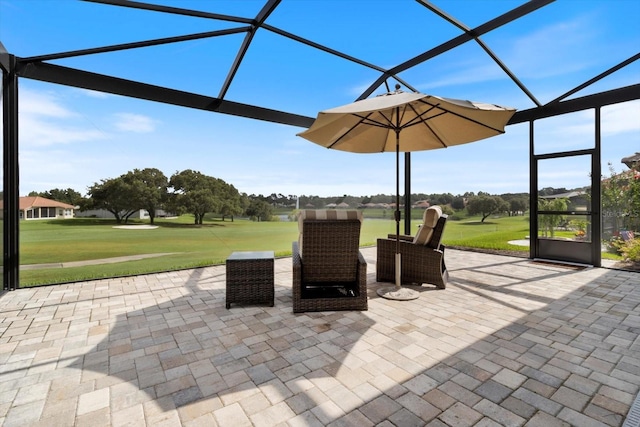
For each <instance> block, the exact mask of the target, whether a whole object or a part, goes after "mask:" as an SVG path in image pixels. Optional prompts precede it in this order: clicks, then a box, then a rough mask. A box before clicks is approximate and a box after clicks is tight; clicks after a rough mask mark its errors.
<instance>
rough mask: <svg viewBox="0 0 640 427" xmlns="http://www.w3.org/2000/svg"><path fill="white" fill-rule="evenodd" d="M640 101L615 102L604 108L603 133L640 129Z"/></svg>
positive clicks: (612, 133)
mask: <svg viewBox="0 0 640 427" xmlns="http://www.w3.org/2000/svg"><path fill="white" fill-rule="evenodd" d="M639 117H640V101H631V102H625V103H622V104H615V105H612V106H609V107H605V108H603V109H602V117H601V120H602V133H603V134H604V135H615V134H619V133H625V132H633V131H636V132H637V131H640V120H638V118H639Z"/></svg>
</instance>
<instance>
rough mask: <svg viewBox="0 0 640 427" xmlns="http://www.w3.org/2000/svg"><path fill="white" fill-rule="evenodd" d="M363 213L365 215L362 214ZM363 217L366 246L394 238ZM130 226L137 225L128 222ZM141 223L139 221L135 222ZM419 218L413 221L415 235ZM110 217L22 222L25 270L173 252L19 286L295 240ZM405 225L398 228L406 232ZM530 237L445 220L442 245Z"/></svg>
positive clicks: (228, 225) (487, 244)
mask: <svg viewBox="0 0 640 427" xmlns="http://www.w3.org/2000/svg"><path fill="white" fill-rule="evenodd" d="M365 215H366V214H365ZM374 216H377V217H378V218H380V219H371V218H368V217H366V218H365V221H364V222H363V226H362V233H361V239H360V242H361V245H362V246H372V245H375V243H376V239H377V238H379V237H384V236H386V235H387V234H389V233H395V222H394V221H392V220H391V219H388V218H387V219H382V217H381V215H377V214H376V215H374ZM131 224H136V223H135V222H134V223H131ZM138 224H141V223H140V222H138ZM418 224H419V220H416V219H414V220H413V221H412V229H413V230H414V232H415V229H416V227H417V226H418ZM115 225H117V224H116V223H115V221H113V220H98V219H87V218H76V219H73V220H49V221H45V220H43V221H22V222H21V223H20V254H21V259H20V263H21V265H23V266H25V265H27V264H48V263H64V262H71V261H83V260H92V259H101V258H111V257H118V256H124V255H136V254H169V255H163V256H160V257H156V258H147V259H143V260H138V261H127V262H119V263H112V264H100V265H93V266H83V267H65V268H44V269H23V270H22V271H21V272H20V286H32V285H38V284H49V283H65V282H74V281H80V280H88V279H93V278H103V277H117V276H125V275H132V274H142V273H149V272H157V271H168V270H177V269H183V268H191V267H199V266H206V265H214V264H223V263H224V261H225V259H226V258H227V257H228V256H229V255H230V254H231V253H232V252H234V251H250V250H256V251H264V250H272V251H274V252H275V254H276V256H289V255H291V242H293V241H294V240H296V239H297V236H298V229H297V223H295V222H287V221H282V222H253V221H249V220H246V219H236V220H235V221H233V222H232V221H230V220H226V221H221V220H220V219H212V218H208V219H206V221H205V224H204V225H202V226H195V225H193V218H192V217H191V216H189V215H185V216H183V217H180V218H178V219H158V220H156V225H157V226H158V228H156V229H152V230H128V229H118V228H114V226H115ZM403 228H404V225H403V224H401V230H402V229H403ZM527 235H529V222H528V217H522V216H519V217H503V218H491V219H487V220H486V221H485V223H480V221H479V218H470V219H465V220H461V221H454V220H450V221H448V222H447V228H446V230H445V234H444V238H443V241H444V243H445V244H447V245H452V246H463V247H475V248H486V249H507V250H521V251H528V248H527V247H523V246H513V245H509V244H508V243H507V242H508V241H509V240H516V239H523V238H524V237H525V236H527Z"/></svg>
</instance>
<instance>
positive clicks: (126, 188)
mask: <svg viewBox="0 0 640 427" xmlns="http://www.w3.org/2000/svg"><path fill="white" fill-rule="evenodd" d="M123 176H124V175H123ZM123 176H120V177H118V178H112V179H103V180H102V181H101V182H100V183H95V184H94V185H92V186H91V187H89V191H88V194H89V198H88V199H86V201H85V203H83V205H82V207H81V209H82V210H88V209H105V210H107V211H109V212H111V213H112V214H113V216H114V217H115V218H116V222H117V223H118V224H119V223H121V222H122V221H123V220H124V222H127V220H128V219H129V217H130V216H131V215H133V214H134V213H135V212H136V211H137V210H139V209H140V207H139V205H138V204H137V200H136V192H135V191H134V189H133V187H132V185H131V183H129V182H127V181H126V180H125V179H124V178H123Z"/></svg>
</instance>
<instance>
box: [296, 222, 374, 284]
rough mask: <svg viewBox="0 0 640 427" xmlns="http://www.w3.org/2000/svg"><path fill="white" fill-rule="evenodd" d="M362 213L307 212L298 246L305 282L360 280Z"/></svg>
mask: <svg viewBox="0 0 640 427" xmlns="http://www.w3.org/2000/svg"><path fill="white" fill-rule="evenodd" d="M361 226H362V212H360V211H355V210H333V209H330V210H303V211H301V212H300V213H299V216H298V230H299V232H300V235H299V237H298V243H299V247H300V256H301V258H302V268H303V280H304V281H305V282H352V281H355V280H356V279H357V268H358V252H359V249H360V229H361Z"/></svg>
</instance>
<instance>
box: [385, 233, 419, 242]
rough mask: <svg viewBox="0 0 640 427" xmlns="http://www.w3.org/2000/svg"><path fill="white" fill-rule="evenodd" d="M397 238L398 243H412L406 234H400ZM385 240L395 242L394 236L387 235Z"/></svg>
mask: <svg viewBox="0 0 640 427" xmlns="http://www.w3.org/2000/svg"><path fill="white" fill-rule="evenodd" d="M398 237H399V240H400V241H404V242H413V236H407V235H406V234H401V235H400V236H398ZM387 239H392V240H396V235H395V234H388V235H387Z"/></svg>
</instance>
